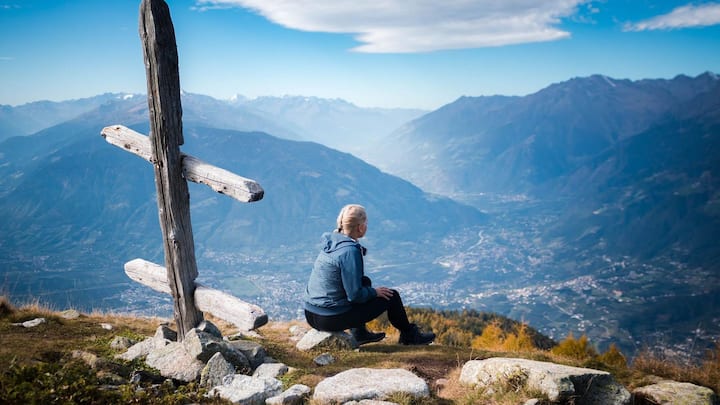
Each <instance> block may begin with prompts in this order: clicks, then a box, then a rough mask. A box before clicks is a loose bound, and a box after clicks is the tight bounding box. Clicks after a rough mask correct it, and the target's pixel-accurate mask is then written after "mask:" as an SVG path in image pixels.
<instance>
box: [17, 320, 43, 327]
mask: <svg viewBox="0 0 720 405" xmlns="http://www.w3.org/2000/svg"><path fill="white" fill-rule="evenodd" d="M45 322H47V321H46V320H45V318H35V319H33V320H30V321H25V322H20V323H14V324H13V325H15V326H22V327H23V328H34V327H36V326H38V325H40V324H43V323H45Z"/></svg>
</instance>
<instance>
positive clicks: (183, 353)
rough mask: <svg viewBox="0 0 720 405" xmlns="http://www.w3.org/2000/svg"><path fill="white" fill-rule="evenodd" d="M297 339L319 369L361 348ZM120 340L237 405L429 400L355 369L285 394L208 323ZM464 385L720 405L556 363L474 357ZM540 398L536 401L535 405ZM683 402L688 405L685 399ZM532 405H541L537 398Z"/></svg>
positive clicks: (385, 376) (171, 374) (690, 391)
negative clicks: (632, 386) (182, 332)
mask: <svg viewBox="0 0 720 405" xmlns="http://www.w3.org/2000/svg"><path fill="white" fill-rule="evenodd" d="M289 332H290V334H291V335H293V336H295V337H294V338H293V337H291V339H293V340H295V341H296V342H297V344H296V348H297V349H298V350H301V351H317V352H322V351H325V353H323V354H321V355H319V356H317V357H316V358H315V364H317V365H318V366H324V365H327V364H331V363H332V362H333V361H334V358H333V356H332V354H331V353H328V352H327V351H330V352H333V351H335V352H337V351H343V350H354V349H355V348H357V343H356V342H355V341H354V339H353V338H352V336H351V335H349V334H347V333H342V332H339V333H327V332H319V331H316V330H314V329H310V330H307V329H302V330H298V328H297V327H293V329H291V330H290V331H289ZM131 343H133V342H128V341H127V339H126V338H120V337H118V338H116V339H115V340H113V342H112V345H115V347H127V350H126V351H125V352H124V353H122V354H120V355H118V356H117V357H118V358H121V359H124V360H133V359H138V358H145V361H146V363H147V364H148V365H150V366H152V367H154V368H156V369H158V370H159V371H160V373H161V374H162V376H163V377H165V378H172V379H175V380H180V381H186V382H189V381H199V383H200V384H201V386H203V387H205V388H207V389H208V390H209V395H211V396H215V395H218V396H220V397H222V398H225V399H227V400H229V401H231V402H233V403H236V404H271V405H275V404H282V405H290V404H303V403H307V402H308V401H311V403H313V404H317V405H322V404H345V405H350V404H367V405H370V404H375V405H377V404H385V405H387V404H391V402H387V400H388V398H390V397H391V396H392V395H394V394H401V395H402V396H403V397H408V396H409V397H412V398H416V399H420V400H422V398H427V397H429V396H430V389H429V387H428V384H427V382H426V381H424V380H423V379H422V378H420V377H419V376H417V375H415V374H414V373H413V372H411V371H408V370H405V369H375V368H355V369H349V370H345V371H343V372H340V373H338V374H335V375H333V376H331V377H328V378H325V379H324V380H322V381H320V382H319V383H318V384H317V385H316V386H315V388H314V390H313V389H311V388H310V387H308V386H305V385H301V384H296V385H293V386H291V387H290V388H288V389H286V390H283V385H282V383H281V381H280V380H279V379H278V378H279V377H281V376H282V375H283V374H285V373H287V372H288V371H289V367H288V366H287V365H285V364H282V363H279V362H276V361H275V360H273V359H272V358H271V357H269V356H268V355H267V353H266V352H265V350H264V348H263V347H262V346H261V345H260V344H258V343H255V342H253V341H249V340H243V339H239V340H232V338H223V337H222V335H221V334H220V331H219V330H218V329H217V328H216V327H215V326H214V325H212V324H211V323H210V322H207V321H205V322H203V324H201V325H200V326H199V327H198V328H196V329H194V330H192V331H190V332H189V333H187V334H186V337H185V339H184V340H183V341H182V342H177V336H176V333H175V332H174V331H172V330H170V329H169V328H167V327H165V326H160V327H159V328H158V329H157V331H156V333H155V336H153V337H151V338H148V339H146V340H144V341H142V342H139V343H134V344H132V345H131ZM460 383H461V384H463V385H466V386H467V387H470V388H477V389H480V390H482V391H484V392H492V391H493V390H495V389H499V388H500V387H503V386H505V387H507V386H509V385H512V386H513V387H515V388H517V389H526V390H528V391H536V392H539V393H541V394H542V396H543V397H544V398H547V399H546V400H544V401H545V402H547V400H550V401H551V402H552V403H557V404H569V403H577V404H590V405H592V404H602V405H605V404H617V405H627V404H630V403H636V404H674V403H693V404H703V405H718V399H717V396H716V395H715V394H714V393H713V392H712V390H710V389H707V388H704V387H698V386H695V385H692V384H687V383H677V382H674V381H660V382H658V383H656V384H653V385H649V386H646V387H641V388H637V389H636V390H635V391H634V392H632V393H630V392H629V391H628V390H627V389H626V388H625V387H623V386H622V385H621V384H619V383H618V382H617V381H616V380H615V379H614V378H613V376H612V375H611V374H609V373H607V372H604V371H599V370H593V369H587V368H578V367H569V366H563V365H559V364H555V363H548V362H540V361H532V360H525V359H516V358H489V359H485V360H470V361H468V362H466V363H465V364H464V365H463V366H462V371H461V374H460ZM533 401H534V402H533ZM683 401H685V402H683ZM687 401H690V402H687ZM529 403H543V400H540V399H536V400H532V401H530V402H529Z"/></svg>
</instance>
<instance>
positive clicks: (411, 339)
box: [398, 323, 435, 345]
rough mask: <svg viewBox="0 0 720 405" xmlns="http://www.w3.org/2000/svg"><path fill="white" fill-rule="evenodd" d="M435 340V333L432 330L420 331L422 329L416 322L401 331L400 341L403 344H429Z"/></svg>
mask: <svg viewBox="0 0 720 405" xmlns="http://www.w3.org/2000/svg"><path fill="white" fill-rule="evenodd" d="M433 340H435V334H434V333H432V332H420V329H419V328H418V327H417V325H415V324H414V323H411V324H410V328H408V330H406V331H402V332H400V339H398V343H400V344H402V345H429V344H430V343H432V342H433Z"/></svg>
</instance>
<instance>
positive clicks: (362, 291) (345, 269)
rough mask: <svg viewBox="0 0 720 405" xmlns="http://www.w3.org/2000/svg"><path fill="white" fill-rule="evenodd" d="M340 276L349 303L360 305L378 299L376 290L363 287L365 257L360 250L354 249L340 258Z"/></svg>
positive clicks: (348, 250)
mask: <svg viewBox="0 0 720 405" xmlns="http://www.w3.org/2000/svg"><path fill="white" fill-rule="evenodd" d="M340 274H341V277H342V282H343V287H344V288H345V294H346V295H347V299H348V301H350V302H351V303H353V304H360V303H363V302H367V301H370V300H371V299H373V298H375V297H377V293H376V292H375V289H374V288H372V287H369V286H363V285H362V277H363V274H364V271H363V257H362V253H361V252H360V249H358V248H356V247H353V248H350V249H347V252H345V253H343V255H342V256H340Z"/></svg>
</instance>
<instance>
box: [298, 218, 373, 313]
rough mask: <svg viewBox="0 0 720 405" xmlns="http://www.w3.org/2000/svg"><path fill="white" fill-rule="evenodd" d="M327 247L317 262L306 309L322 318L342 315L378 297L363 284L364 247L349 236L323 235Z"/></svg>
mask: <svg viewBox="0 0 720 405" xmlns="http://www.w3.org/2000/svg"><path fill="white" fill-rule="evenodd" d="M323 241H324V244H323V248H322V251H321V252H320V253H319V254H318V256H317V259H315V265H314V266H313V269H312V273H310V280H309V281H308V284H307V289H306V290H305V309H306V310H308V311H310V312H312V313H315V314H318V315H340V314H342V313H345V312H347V311H349V310H350V308H351V307H352V304H360V303H364V302H367V301H370V300H372V299H373V298H375V297H377V293H376V292H375V289H374V288H372V287H368V286H363V285H362V277H363V275H364V269H363V266H364V265H363V252H362V251H363V247H362V246H361V245H360V244H359V243H358V242H357V241H356V240H354V239H352V238H350V237H349V236H347V235H345V234H343V233H339V232H332V233H325V234H323Z"/></svg>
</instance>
